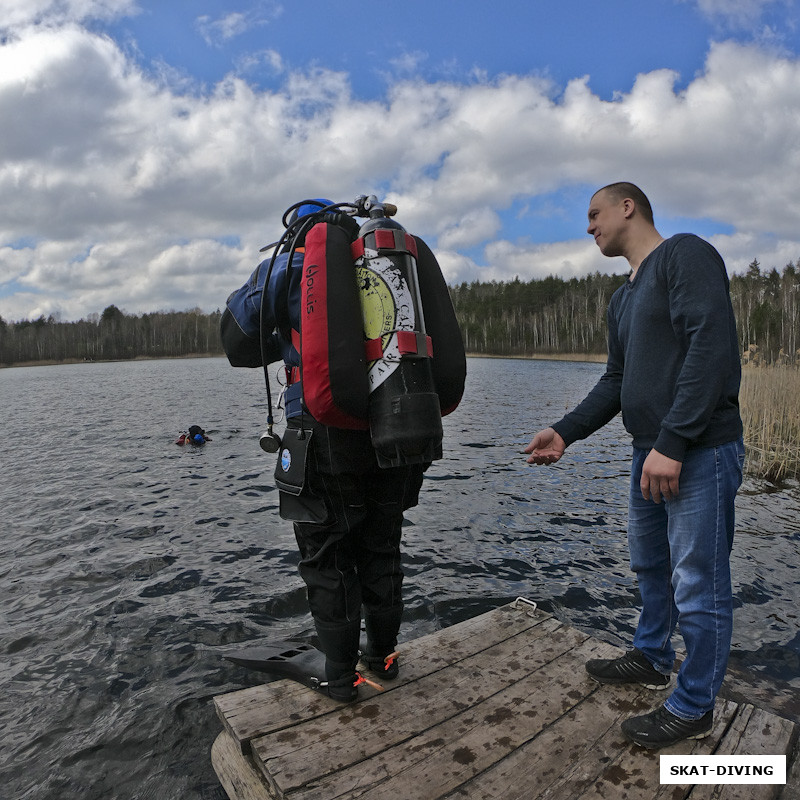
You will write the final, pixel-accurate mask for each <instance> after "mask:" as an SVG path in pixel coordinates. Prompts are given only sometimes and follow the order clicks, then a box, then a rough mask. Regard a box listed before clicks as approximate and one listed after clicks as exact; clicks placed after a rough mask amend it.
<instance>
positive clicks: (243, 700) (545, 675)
mask: <svg viewBox="0 0 800 800" xmlns="http://www.w3.org/2000/svg"><path fill="white" fill-rule="evenodd" d="M399 650H400V653H401V660H400V664H401V667H400V676H399V678H398V679H397V680H395V681H388V682H386V683H385V684H384V685H385V691H383V692H379V691H377V690H376V689H372V688H370V687H365V686H363V685H362V686H361V687H359V699H358V701H357V702H355V703H351V704H341V703H337V702H335V701H333V700H331V699H329V698H327V697H325V696H324V695H322V694H320V693H319V692H315V691H313V690H312V689H308V688H306V687H305V686H302V685H300V684H299V683H295V682H293V681H288V680H278V681H274V682H271V683H266V684H263V685H259V686H255V687H252V688H248V689H243V690H240V691H235V692H231V693H228V694H224V695H219V696H217V697H215V698H214V704H215V707H216V711H217V714H218V716H219V719H220V721H221V723H222V727H223V730H222V732H221V733H220V734H219V736H218V737H217V739H216V741H215V742H214V744H213V747H212V750H211V759H212V764H213V766H214V770H215V771H216V773H217V776H218V777H219V780H220V783H221V784H222V787H223V788H224V790H225V792H226V793H227V795H228V797H229V798H230V800H312V799H313V800H334V799H335V798H342V800H351V799H355V798H361V799H362V800H409V799H410V798H413V800H439V799H440V798H442V799H444V798H448V800H456V798H469V800H477V799H482V798H495V799H496V800H537V798H547V799H548V800H576V799H577V798H598V799H599V798H608V800H612V799H613V800H656V798H664V800H679V799H680V798H691V800H711V799H712V798H714V799H715V800H768V799H769V800H772V799H774V800H800V760H798V732H799V729H800V725H798V723H797V721H796V718H795V719H793V718H790V717H789V716H783V715H781V714H778V713H776V712H775V711H774V710H771V709H769V708H765V707H760V706H759V705H758V704H754V703H753V702H747V701H745V700H744V699H742V698H733V697H725V698H724V697H722V696H721V697H720V698H719V699H718V700H717V706H716V709H715V714H714V727H713V730H712V732H711V734H710V735H709V736H708V737H706V738H705V739H700V740H697V741H686V742H681V743H678V744H676V745H673V746H672V747H669V748H666V749H664V750H660V751H649V750H646V749H644V748H641V747H638V746H636V745H633V744H630V743H629V742H627V741H626V740H625V739H624V737H623V736H622V734H621V732H620V730H619V723H620V721H621V720H622V719H624V718H626V717H629V716H631V715H633V714H637V713H646V712H647V711H650V710H651V709H653V708H655V707H656V706H657V705H658V703H659V701H660V700H661V698H662V697H664V696H666V692H664V691H652V690H648V689H644V688H642V687H638V686H624V685H622V686H610V685H600V684H598V683H596V682H595V681H593V680H591V679H590V678H589V677H588V676H587V674H586V672H585V669H584V662H585V661H586V660H587V659H589V658H607V657H614V656H617V655H620V654H621V653H622V652H623V651H622V650H621V649H620V648H617V647H614V646H613V645H610V644H607V643H604V642H602V641H600V640H598V639H596V638H593V637H592V636H589V635H588V634H586V633H582V632H580V631H578V630H577V629H575V628H573V627H571V626H569V625H566V624H564V623H562V622H559V621H558V620H557V619H555V618H554V617H553V616H552V615H549V614H547V613H545V612H543V611H541V610H538V609H536V607H535V605H534V604H532V603H529V602H528V601H525V600H523V599H521V598H520V599H518V600H517V601H515V602H514V603H510V604H508V605H504V606H501V607H500V608H497V609H495V610H493V611H490V612H487V613H485V614H482V615H480V616H478V617H475V618H473V619H470V620H467V621H465V622H461V623H459V624H457V625H453V626H452V627H450V628H445V629H443V630H440V631H437V632H435V633H432V634H429V635H427V636H423V637H421V638H419V639H415V640H413V641H408V642H404V643H402V644H401V645H400V647H399ZM366 674H367V675H369V676H370V677H374V676H373V675H372V674H371V673H366ZM767 694H768V692H767ZM791 694H794V693H791ZM786 702H787V703H789V704H792V703H795V702H796V699H795V698H794V697H793V696H792V697H788V696H787V698H786ZM660 754H696V755H701V754H703V755H710V754H715V755H737V754H738V755H773V756H774V755H781V754H785V755H786V757H787V758H786V773H787V782H786V784H785V785H783V784H723V785H712V784H697V785H691V784H687V785H685V786H681V785H673V784H664V785H662V784H661V783H660V779H659V755H660Z"/></svg>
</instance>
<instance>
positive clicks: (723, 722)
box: [548, 687, 736, 800]
mask: <svg viewBox="0 0 800 800" xmlns="http://www.w3.org/2000/svg"><path fill="white" fill-rule="evenodd" d="M618 689H620V690H621V691H623V692H624V690H625V687H618ZM628 691H629V692H630V691H633V690H632V689H631V688H630V687H628ZM605 694H607V691H606V689H604V690H603V691H602V692H598V696H597V697H598V702H599V701H600V700H601V698H602V697H603V696H604V695H605ZM639 697H644V696H643V695H639ZM665 697H666V693H665V692H652V693H650V695H649V697H646V705H645V708H644V712H645V713H646V712H647V711H650V710H652V709H653V708H656V707H657V706H658V705H660V704H661V703H662V702H663V700H664V699H665ZM631 713H633V714H636V713H641V711H633V712H631V711H630V710H628V709H625V711H624V713H622V714H620V715H619V716H618V718H617V720H616V724H615V725H614V726H613V727H612V728H610V729H609V730H608V731H607V732H606V734H605V735H604V736H603V737H602V739H601V740H600V741H598V742H596V743H594V745H593V746H591V747H590V748H588V749H587V752H586V753H585V754H584V755H583V757H582V758H581V759H580V760H579V761H578V762H577V764H576V766H575V767H574V768H572V769H571V770H569V771H568V772H567V773H566V774H565V775H564V776H563V778H562V779H561V780H560V781H559V785H558V790H557V791H553V792H552V796H553V798H559V800H572V799H573V798H578V797H580V798H581V800H600V799H601V798H602V799H603V800H641V798H647V800H651V798H653V800H655V798H662V797H663V798H664V799H665V800H666V798H670V800H678V799H679V798H683V797H685V796H687V794H688V790H689V789H690V788H691V787H680V786H675V785H669V784H664V785H663V786H662V784H661V777H660V760H659V759H660V756H661V754H662V753H669V754H673V755H678V754H685V755H691V754H700V753H704V752H705V753H708V752H712V751H713V749H714V748H715V747H716V745H717V744H718V743H719V741H720V739H721V738H722V737H723V735H724V733H725V730H726V729H727V727H728V725H729V724H730V721H731V719H732V718H733V716H734V715H735V713H736V704H735V703H725V704H723V706H722V707H721V708H720V709H719V710H718V713H717V714H716V715H715V719H714V726H713V727H712V729H711V733H710V734H709V736H707V737H706V738H705V739H692V740H685V741H682V742H679V743H678V744H675V745H673V746H672V747H668V748H664V749H663V750H648V749H646V748H644V747H638V746H637V745H634V744H631V743H630V742H628V741H627V740H626V739H625V736H624V735H623V734H622V731H620V729H619V723H620V722H621V721H622V720H623V719H624V718H626V717H628V716H630V715H631ZM549 797H550V794H548V798H549Z"/></svg>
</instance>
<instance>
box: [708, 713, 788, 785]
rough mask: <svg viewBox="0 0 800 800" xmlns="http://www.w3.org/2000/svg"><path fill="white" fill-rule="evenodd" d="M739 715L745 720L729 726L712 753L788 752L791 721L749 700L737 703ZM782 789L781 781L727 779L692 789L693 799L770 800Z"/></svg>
mask: <svg viewBox="0 0 800 800" xmlns="http://www.w3.org/2000/svg"><path fill="white" fill-rule="evenodd" d="M739 716H740V717H741V718H742V719H743V720H745V718H746V721H745V722H744V724H737V725H732V726H731V727H730V729H729V731H728V732H726V734H725V737H724V738H723V740H722V742H721V743H720V746H719V747H718V748H717V750H716V751H715V755H721V756H722V755H750V756H761V755H787V756H788V755H789V754H790V753H791V751H792V746H793V744H794V739H795V725H794V724H793V723H792V722H790V721H789V720H787V719H783V718H782V717H778V716H776V715H775V714H771V713H770V712H768V711H765V710H764V709H761V708H754V707H753V706H752V705H749V704H747V705H744V706H742V707H740V715H739ZM787 767H788V764H787ZM787 771H788V770H787ZM782 790H783V785H782V784H780V785H779V784H768V783H766V784H756V783H750V784H737V783H727V784H720V785H719V786H717V787H714V786H712V785H711V784H703V785H700V786H697V787H696V789H695V791H694V792H692V800H695V798H698V800H773V798H777V797H778V796H779V795H780V794H781V792H782Z"/></svg>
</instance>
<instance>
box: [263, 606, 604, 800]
mask: <svg viewBox="0 0 800 800" xmlns="http://www.w3.org/2000/svg"><path fill="white" fill-rule="evenodd" d="M587 638H588V636H587V635H586V634H582V633H580V632H578V631H576V630H575V629H574V628H568V627H566V626H562V625H561V624H560V623H559V622H557V621H556V620H554V619H548V620H545V621H544V622H543V623H542V624H541V625H539V626H536V627H535V628H532V629H530V630H528V631H525V632H523V633H521V634H518V635H517V636H514V637H512V638H510V639H506V640H505V641H503V642H500V643H499V644H497V645H495V646H493V647H490V648H488V649H486V650H482V651H480V652H478V653H476V654H475V655H473V656H470V657H468V658H465V659H463V660H462V661H460V662H458V663H456V664H454V665H452V666H451V667H450V669H449V670H448V671H447V674H446V675H442V674H440V673H439V672H436V673H433V674H431V675H426V676H424V677H422V678H419V679H418V680H416V681H414V682H413V687H409V686H406V687H405V689H404V690H402V691H400V690H395V691H392V692H387V693H384V694H383V695H381V696H377V697H374V698H372V700H371V701H364V702H360V703H357V704H354V705H352V706H344V707H343V706H340V707H339V708H340V712H339V713H338V714H334V715H331V716H329V717H326V718H324V719H319V718H318V719H316V720H313V721H311V722H308V723H306V724H304V725H302V726H297V727H296V728H294V729H293V730H292V731H281V732H280V733H278V734H273V735H269V736H266V737H260V738H258V739H255V740H253V742H252V743H251V744H252V748H253V754H254V757H255V761H256V763H257V764H258V762H259V758H260V759H261V760H262V762H263V769H264V771H265V774H269V775H271V776H272V777H273V778H274V779H275V780H276V782H277V783H278V785H279V786H280V787H281V789H282V791H284V792H289V791H291V790H293V789H295V788H297V787H299V786H300V785H302V784H303V783H307V782H309V781H312V780H316V779H317V778H319V777H321V776H323V775H324V774H326V773H328V772H330V771H333V770H337V769H343V768H345V767H346V766H349V765H350V764H353V763H357V762H360V761H363V760H364V759H365V758H368V757H369V756H371V755H373V754H375V753H376V752H378V751H380V750H384V749H386V748H388V747H391V746H394V745H395V744H398V743H400V742H403V741H405V740H408V739H410V738H411V737H413V736H415V735H417V734H418V733H419V732H420V731H421V730H425V729H428V728H430V727H432V726H434V725H435V724H438V723H439V722H441V721H443V720H446V719H449V718H450V717H452V716H454V715H455V714H457V713H458V712H460V711H463V710H464V709H465V708H467V707H468V706H471V705H475V704H476V703H479V702H481V701H483V700H484V699H486V698H487V697H489V696H491V695H492V694H494V693H496V692H497V691H498V690H499V689H502V688H504V687H506V686H509V685H512V684H513V683H515V682H517V681H518V680H520V679H522V678H524V677H526V676H528V675H530V674H531V673H532V672H533V671H535V670H536V669H538V668H539V667H540V666H542V665H544V664H547V663H549V662H551V661H553V660H555V659H556V658H558V656H560V655H562V654H563V653H564V652H565V651H568V650H570V649H571V648H572V647H574V646H576V645H577V644H580V643H581V642H583V641H585V640H586V639H587ZM409 689H410V690H411V696H412V697H413V698H414V700H416V702H419V699H418V698H424V706H422V707H421V710H423V711H424V715H423V716H421V715H419V714H413V713H411V714H410V713H409V702H414V700H411V701H410V699H409ZM367 728H368V729H369V736H364V731H365V730H366V729H367Z"/></svg>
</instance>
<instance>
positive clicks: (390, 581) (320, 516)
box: [221, 200, 429, 701]
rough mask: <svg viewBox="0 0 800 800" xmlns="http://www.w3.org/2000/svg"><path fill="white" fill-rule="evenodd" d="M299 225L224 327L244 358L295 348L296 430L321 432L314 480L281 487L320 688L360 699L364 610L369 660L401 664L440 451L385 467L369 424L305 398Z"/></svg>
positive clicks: (231, 305) (252, 362) (230, 304)
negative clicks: (330, 420)
mask: <svg viewBox="0 0 800 800" xmlns="http://www.w3.org/2000/svg"><path fill="white" fill-rule="evenodd" d="M330 205H333V204H332V203H330V202H329V201H327V200H318V201H313V202H307V203H306V204H305V205H301V206H299V207H298V208H297V209H296V211H295V212H294V213H293V215H292V217H291V218H290V220H289V227H290V228H291V227H292V226H293V225H294V226H297V225H298V221H299V222H300V223H302V219H303V218H304V217H305V216H307V215H310V214H315V213H318V212H319V211H320V209H321V208H323V207H325V206H330ZM325 221H327V222H329V223H331V224H338V225H339V226H341V227H343V228H344V229H345V230H346V231H347V235H348V236H349V238H350V240H351V241H352V240H354V239H355V238H356V237H357V236H358V230H359V226H358V224H357V223H356V222H355V221H354V220H353V219H352V218H351V217H349V216H347V215H346V214H341V213H339V214H330V215H326V217H325ZM297 230H298V233H300V235H299V236H295V238H294V240H293V241H290V242H289V243H288V244H286V245H285V246H284V247H283V248H282V251H281V252H279V253H278V254H277V255H276V256H275V257H274V259H267V260H265V261H264V262H262V263H261V264H260V265H259V266H258V267H257V268H256V270H255V271H254V272H253V274H252V276H251V277H250V279H249V280H248V282H247V283H246V284H245V285H244V286H243V287H242V288H241V289H239V290H238V291H236V292H234V293H233V294H232V295H231V296H230V297H229V298H228V301H227V304H226V305H227V307H226V311H225V312H224V314H223V317H222V321H221V333H222V340H223V344H224V346H225V350H226V353H227V354H228V358H229V360H230V361H231V364H233V365H234V366H261V365H262V363H264V364H268V363H272V362H273V361H277V360H278V359H282V360H283V362H284V365H285V373H286V384H287V386H286V389H285V392H284V401H283V402H284V410H285V416H286V423H287V431H286V434H285V435H284V441H286V439H287V436H288V437H292V436H293V433H294V432H297V431H298V430H300V429H302V430H303V431H304V432H305V431H308V432H309V433H310V436H309V437H308V444H307V449H306V450H305V452H304V453H303V457H304V459H305V471H304V484H303V488H302V491H301V492H300V493H299V494H296V493H290V492H286V491H281V492H280V502H281V516H282V517H283V518H284V519H289V520H292V522H293V524H294V532H295V537H296V540H297V545H298V549H299V551H300V563H299V571H300V575H301V576H302V578H303V581H304V582H305V584H306V587H307V593H308V602H309V607H310V611H311V614H312V616H313V619H314V625H315V628H316V633H317V637H318V640H319V646H320V649H321V650H322V652H323V653H324V654H325V681H324V682H323V684H322V685H321V686H320V687H319V688H323V689H324V691H326V693H327V694H328V695H329V696H330V697H333V698H335V699H337V700H340V701H350V700H353V699H355V698H356V697H357V688H356V687H357V685H358V683H359V682H360V680H361V676H360V675H358V674H357V672H356V665H357V661H358V657H359V637H360V630H361V620H362V614H363V619H364V625H365V628H366V638H367V642H366V651H365V653H364V654H363V656H362V658H363V660H364V661H365V662H366V664H367V666H368V667H369V668H370V669H371V670H372V671H375V672H376V673H377V674H378V675H379V676H380V677H381V678H384V679H385V678H389V679H391V678H394V677H396V676H397V674H398V665H397V661H396V660H395V655H396V654H395V653H394V651H395V647H396V645H397V634H398V631H399V628H400V622H401V618H402V614H403V597H402V584H403V570H402V567H401V555H400V540H401V528H402V524H403V514H404V512H405V511H406V510H407V509H409V508H411V507H413V506H415V505H416V504H417V502H418V498H419V491H420V487H421V485H422V479H423V473H424V472H425V470H426V469H427V467H428V466H429V463H416V464H407V465H402V466H393V467H389V468H385V467H379V466H378V462H377V459H376V453H375V449H374V447H373V445H372V442H371V438H370V432H369V430H350V429H344V428H337V427H332V426H330V425H324V424H322V423H320V422H319V421H317V420H316V419H314V418H313V417H312V416H311V415H310V414H309V413H308V411H307V409H306V408H305V406H304V404H303V398H302V383H301V380H300V376H301V369H300V367H301V362H300V353H299V352H298V348H297V347H296V343H297V338H296V332H297V331H299V330H300V302H301V299H300V298H301V291H300V290H301V281H302V276H303V260H304V241H303V239H304V235H303V233H302V228H297ZM290 259H291V261H290ZM270 262H271V263H270ZM265 283H266V287H265ZM262 294H263V296H262ZM293 332H295V333H294V334H293ZM262 337H263V343H262ZM262 351H263V355H262ZM270 430H271V428H270ZM284 457H285V456H284V453H281V458H284ZM289 457H292V456H289ZM294 457H295V458H298V456H297V455H295V456H294Z"/></svg>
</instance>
